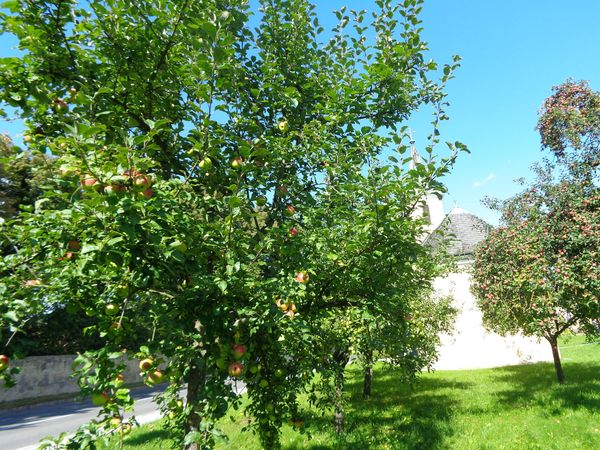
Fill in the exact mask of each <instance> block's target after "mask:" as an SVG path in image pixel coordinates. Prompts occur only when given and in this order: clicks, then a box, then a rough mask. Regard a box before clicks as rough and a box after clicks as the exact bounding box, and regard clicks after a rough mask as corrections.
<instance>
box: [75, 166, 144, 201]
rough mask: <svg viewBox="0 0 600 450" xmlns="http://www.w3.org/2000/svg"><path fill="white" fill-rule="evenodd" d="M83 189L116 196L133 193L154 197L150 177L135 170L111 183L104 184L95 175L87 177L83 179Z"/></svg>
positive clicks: (127, 171)
mask: <svg viewBox="0 0 600 450" xmlns="http://www.w3.org/2000/svg"><path fill="white" fill-rule="evenodd" d="M81 187H82V189H83V190H84V191H91V190H96V191H97V192H103V193H105V194H107V195H116V194H121V193H124V192H128V191H133V192H136V193H137V194H138V195H140V196H141V197H144V198H147V199H150V198H152V197H153V196H154V191H153V189H152V181H151V179H150V177H149V176H148V175H146V174H144V173H142V172H138V171H137V170H135V169H128V170H126V171H125V172H123V174H122V176H121V177H118V178H116V179H114V180H113V181H111V182H109V183H102V182H100V181H99V180H98V178H97V177H95V176H93V175H85V176H83V178H82V179H81Z"/></svg>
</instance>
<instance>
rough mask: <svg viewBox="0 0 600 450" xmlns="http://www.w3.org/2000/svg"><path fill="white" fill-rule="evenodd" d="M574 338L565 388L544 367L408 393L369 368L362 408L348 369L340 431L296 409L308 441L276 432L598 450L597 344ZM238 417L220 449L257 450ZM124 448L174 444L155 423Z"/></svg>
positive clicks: (394, 444)
mask: <svg viewBox="0 0 600 450" xmlns="http://www.w3.org/2000/svg"><path fill="white" fill-rule="evenodd" d="M583 344H585V341H584V340H583V338H580V337H574V338H572V339H571V340H570V341H568V342H567V343H565V344H564V345H563V347H562V356H563V365H564V369H565V376H566V384H565V385H563V386H559V385H558V384H557V383H556V377H555V373H554V367H553V366H552V364H547V363H540V364H532V365H524V366H511V367H502V368H496V369H485V370H465V371H439V372H435V373H431V374H425V375H424V376H423V377H422V379H421V381H420V383H419V384H418V385H417V386H415V387H414V389H412V390H411V389H409V388H407V387H405V386H401V385H398V383H397V382H396V377H395V375H394V370H393V369H389V368H384V367H378V370H376V372H375V379H374V384H373V397H372V399H371V400H369V401H364V400H363V399H362V396H361V389H362V379H361V377H360V372H359V369H358V367H350V368H349V369H348V383H347V394H348V398H349V404H348V408H347V424H346V432H345V433H344V434H343V435H339V436H336V435H335V433H334V432H333V430H332V427H331V421H332V415H331V414H326V415H325V416H321V415H320V414H319V413H318V412H316V411H310V410H305V411H304V417H303V418H304V420H305V422H306V423H307V424H308V425H309V428H308V429H309V430H310V432H311V436H310V437H309V436H307V435H305V434H304V435H303V434H300V433H298V432H297V431H295V430H294V429H292V428H290V427H287V426H286V427H284V430H283V439H282V443H283V446H284V448H285V449H290V450H291V449H301V448H302V449H305V448H306V449H313V450H324V449H357V450H358V449H446V448H452V449H461V450H462V449H519V450H521V449H560V450H564V449H599V448H600V345H598V344H588V345H583ZM244 420H245V419H244V417H243V415H242V413H241V412H236V413H234V417H233V420H231V419H228V420H226V421H224V422H223V426H222V428H223V431H224V432H225V433H226V434H227V435H228V436H229V440H228V441H227V442H225V443H222V444H220V445H219V446H218V448H219V449H221V450H225V449H231V450H234V449H235V450H238V449H249V450H250V449H259V448H260V446H259V445H258V440H257V439H256V437H255V436H253V435H252V434H251V433H241V432H240V431H239V430H240V429H241V427H242V423H244ZM125 442H126V445H125V446H124V448H125V449H128V450H129V449H138V450H150V449H157V450H158V449H165V448H169V444H172V442H173V441H171V439H170V438H169V433H168V432H166V431H163V430H162V429H161V428H160V423H154V424H149V425H146V426H143V427H141V428H140V429H138V430H135V431H134V432H133V433H132V434H131V435H130V436H129V437H128V438H127V439H126V440H125Z"/></svg>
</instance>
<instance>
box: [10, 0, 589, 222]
mask: <svg viewBox="0 0 600 450" xmlns="http://www.w3.org/2000/svg"><path fill="white" fill-rule="evenodd" d="M316 3H317V12H318V15H319V18H320V20H321V21H322V23H323V24H324V25H326V28H329V27H330V26H331V25H332V24H333V23H334V17H333V15H332V14H331V11H333V10H334V9H338V8H339V7H340V6H342V5H347V6H348V7H349V8H353V9H368V10H369V9H373V7H374V1H372V0H361V1H351V0H346V1H343V0H321V1H317V2H316ZM598 18H600V1H599V0H569V1H564V0H426V1H425V5H424V10H423V15H422V19H423V26H424V28H425V31H424V34H423V36H424V39H425V40H426V41H427V42H428V43H429V48H430V50H431V57H432V58H433V59H435V60H437V61H438V62H440V63H444V62H449V61H450V59H451V56H452V55H453V54H459V55H460V56H461V57H462V58H463V61H462V67H461V68H460V69H459V71H458V72H457V74H456V78H455V79H454V80H452V82H451V83H450V85H449V87H448V94H449V101H450V102H451V107H450V109H449V110H448V111H449V113H450V117H451V120H450V122H447V123H446V124H445V125H444V127H443V129H442V138H443V140H450V141H454V140H460V141H462V142H464V143H466V144H467V145H468V146H469V148H470V150H471V154H470V155H465V156H463V157H462V159H461V160H460V161H459V162H458V163H457V165H456V167H455V169H454V172H453V173H452V174H451V175H450V176H448V178H447V180H446V184H447V185H448V187H449V190H450V192H449V194H448V195H447V197H446V198H445V201H444V203H445V206H446V209H447V210H449V209H450V208H451V207H452V206H453V205H454V204H455V202H456V203H458V205H459V206H460V207H461V208H464V209H467V210H468V211H470V212H473V213H475V214H477V215H479V216H480V217H482V218H483V219H486V220H488V221H489V222H491V223H496V222H497V217H496V216H495V214H493V213H492V212H491V211H489V210H487V209H486V208H485V207H484V206H483V205H481V202H480V201H481V199H482V198H483V197H484V196H485V195H490V196H494V197H500V198H505V197H507V196H509V195H511V194H513V193H515V192H516V191H517V190H518V187H517V185H516V184H515V183H514V182H513V180H514V179H515V178H518V177H527V176H528V175H529V167H530V166H531V164H532V163H533V162H534V161H536V160H539V159H540V158H541V157H542V156H543V153H542V151H541V149H540V145H539V136H538V134H537V132H536V131H535V124H536V119H537V112H538V110H539V108H540V106H541V104H542V102H543V100H544V99H545V98H546V97H547V96H548V95H549V94H550V92H551V87H552V86H554V85H557V84H560V83H561V82H563V81H564V80H565V79H566V78H569V77H571V78H574V79H583V80H588V81H589V82H590V84H591V86H592V88H593V89H595V90H600V58H598V47H599V45H600V25H599V23H598ZM12 45H14V41H12V40H8V39H7V38H6V37H0V49H2V50H1V54H2V56H4V55H6V54H7V53H8V48H9V47H10V46H12ZM427 119H428V118H427V117H426V116H424V115H423V114H419V115H417V116H416V117H415V118H414V120H411V121H409V122H408V124H409V125H410V126H411V128H413V130H414V132H415V138H416V140H417V143H419V141H421V142H422V141H423V140H424V139H425V138H426V136H427V134H428V128H427ZM2 131H8V132H10V133H11V134H12V135H13V136H15V135H16V134H17V133H19V132H20V131H21V130H20V126H19V124H17V123H7V122H5V121H1V122H0V132H2ZM17 140H18V139H17Z"/></svg>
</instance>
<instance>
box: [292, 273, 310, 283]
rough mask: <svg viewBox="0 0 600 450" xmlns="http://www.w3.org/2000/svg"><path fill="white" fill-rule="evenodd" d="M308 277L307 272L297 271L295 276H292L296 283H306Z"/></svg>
mask: <svg viewBox="0 0 600 450" xmlns="http://www.w3.org/2000/svg"><path fill="white" fill-rule="evenodd" d="M309 279H310V276H309V275H308V273H307V272H304V271H302V272H298V273H297V274H296V276H295V277H294V280H296V281H297V282H298V283H307V282H308V280H309Z"/></svg>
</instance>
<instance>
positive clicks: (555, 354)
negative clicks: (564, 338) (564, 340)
mask: <svg viewBox="0 0 600 450" xmlns="http://www.w3.org/2000/svg"><path fill="white" fill-rule="evenodd" d="M547 339H548V342H550V347H552V358H554V368H555V369H556V378H558V382H559V383H560V384H563V383H564V382H565V374H564V372H563V369H562V364H561V363H560V352H559V350H558V339H557V337H556V336H552V337H550V338H547Z"/></svg>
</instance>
